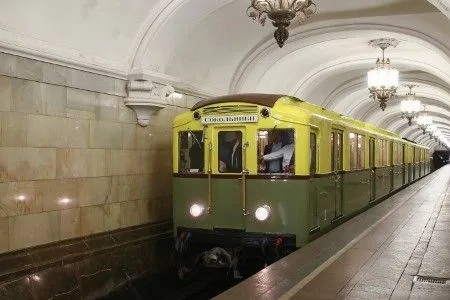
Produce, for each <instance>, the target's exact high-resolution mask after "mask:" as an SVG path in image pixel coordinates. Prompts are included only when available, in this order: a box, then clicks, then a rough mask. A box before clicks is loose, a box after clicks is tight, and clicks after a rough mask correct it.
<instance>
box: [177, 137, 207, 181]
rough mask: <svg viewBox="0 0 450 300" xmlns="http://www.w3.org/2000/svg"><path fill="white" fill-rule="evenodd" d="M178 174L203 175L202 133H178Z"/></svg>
mask: <svg viewBox="0 0 450 300" xmlns="http://www.w3.org/2000/svg"><path fill="white" fill-rule="evenodd" d="M178 138H179V140H178V143H179V149H180V152H179V155H178V172H180V173H203V170H204V146H203V131H187V132H180V133H179V137H178Z"/></svg>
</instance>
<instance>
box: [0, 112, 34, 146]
mask: <svg viewBox="0 0 450 300" xmlns="http://www.w3.org/2000/svg"><path fill="white" fill-rule="evenodd" d="M28 116H29V115H28V114H25V113H16V112H3V113H2V116H1V122H2V123H1V128H2V137H1V145H2V146H7V147H26V145H27V135H28V132H27V130H28Z"/></svg>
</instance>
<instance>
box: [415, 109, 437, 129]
mask: <svg viewBox="0 0 450 300" xmlns="http://www.w3.org/2000/svg"><path fill="white" fill-rule="evenodd" d="M431 125H433V119H432V118H431V117H430V116H429V115H428V112H427V111H426V110H425V105H424V106H423V111H422V112H421V113H420V115H419V116H418V117H417V126H419V128H420V129H422V132H423V134H425V133H426V132H427V128H428V127H429V126H431Z"/></svg>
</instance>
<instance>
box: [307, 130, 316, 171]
mask: <svg viewBox="0 0 450 300" xmlns="http://www.w3.org/2000/svg"><path fill="white" fill-rule="evenodd" d="M309 145H310V146H309V147H310V164H309V174H311V175H312V174H315V173H316V163H317V162H316V157H317V156H316V148H317V144H316V134H315V133H313V132H311V133H310V134H309Z"/></svg>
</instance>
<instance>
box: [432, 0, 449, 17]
mask: <svg viewBox="0 0 450 300" xmlns="http://www.w3.org/2000/svg"><path fill="white" fill-rule="evenodd" d="M428 2H430V3H431V4H433V5H434V6H436V7H437V8H438V9H439V10H440V11H441V12H442V13H443V14H444V15H446V16H447V18H449V19H450V0H428Z"/></svg>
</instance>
